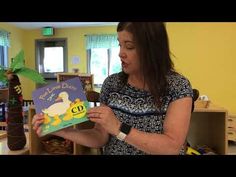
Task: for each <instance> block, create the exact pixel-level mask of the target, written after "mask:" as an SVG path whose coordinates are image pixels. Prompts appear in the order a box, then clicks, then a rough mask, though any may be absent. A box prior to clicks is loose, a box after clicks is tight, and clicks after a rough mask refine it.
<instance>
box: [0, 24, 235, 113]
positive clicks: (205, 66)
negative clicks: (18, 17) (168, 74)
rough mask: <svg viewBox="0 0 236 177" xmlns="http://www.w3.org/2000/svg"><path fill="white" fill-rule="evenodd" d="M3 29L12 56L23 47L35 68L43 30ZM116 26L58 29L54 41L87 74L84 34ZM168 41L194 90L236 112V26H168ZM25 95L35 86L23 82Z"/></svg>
mask: <svg viewBox="0 0 236 177" xmlns="http://www.w3.org/2000/svg"><path fill="white" fill-rule="evenodd" d="M0 27H1V28H4V29H6V30H9V31H10V32H11V40H12V41H11V43H12V47H11V48H10V50H9V54H10V57H13V56H15V54H16V53H17V52H18V51H19V50H20V49H21V48H23V49H24V51H25V57H26V65H27V67H30V68H35V39H43V38H44V37H42V35H41V31H40V30H20V29H17V28H14V27H11V26H9V25H5V24H4V23H0ZM115 29H116V27H115V26H110V27H86V28H85V27H83V28H65V29H56V34H55V36H54V37H55V38H67V42H68V59H69V61H68V67H69V71H72V68H73V67H78V68H79V69H80V72H86V71H87V70H86V69H87V67H86V66H87V62H86V50H85V40H84V39H85V38H84V35H85V34H93V33H94V34H95V33H115ZM167 30H168V34H169V41H170V47H171V51H172V53H173V54H174V55H175V56H176V58H175V57H173V59H174V63H175V66H176V69H177V70H178V71H179V72H181V73H182V74H184V75H185V76H187V77H188V78H189V80H190V81H191V83H192V86H193V88H197V89H199V91H200V94H206V95H208V96H209V98H210V100H211V101H212V102H213V103H214V104H217V105H220V106H223V107H225V108H227V109H228V110H229V112H230V113H236V106H235V101H234V98H236V91H235V90H236V74H235V73H234V72H233V69H234V68H233V67H234V66H236V61H235V60H234V58H236V23H189V22H185V23H176V22H175V23H172V22H170V23H167ZM73 56H79V57H80V59H81V62H80V64H79V65H77V66H72V64H71V58H72V57H73ZM21 82H22V87H23V95H24V97H25V98H31V92H32V91H33V90H34V89H35V84H34V83H33V82H32V81H29V80H28V79H23V78H22V79H21ZM26 84H27V86H26Z"/></svg>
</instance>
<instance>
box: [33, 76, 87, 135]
mask: <svg viewBox="0 0 236 177" xmlns="http://www.w3.org/2000/svg"><path fill="white" fill-rule="evenodd" d="M32 98H33V101H34V104H35V109H36V113H43V114H44V118H45V119H44V123H43V124H42V131H41V136H43V135H46V134H49V133H52V132H54V131H57V130H60V129H63V128H66V127H69V126H72V125H75V124H79V123H82V122H85V121H88V118H87V116H86V112H87V109H88V107H89V103H88V101H87V98H86V95H85V93H84V91H83V88H82V84H81V81H80V79H79V77H75V78H73V79H69V80H66V81H63V82H59V83H53V84H50V85H47V86H45V87H42V88H39V89H37V90H35V91H33V93H32Z"/></svg>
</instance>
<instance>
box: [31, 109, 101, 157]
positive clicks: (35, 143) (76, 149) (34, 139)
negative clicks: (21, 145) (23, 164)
mask: <svg viewBox="0 0 236 177" xmlns="http://www.w3.org/2000/svg"><path fill="white" fill-rule="evenodd" d="M34 114H35V107H34V105H31V106H30V108H29V115H28V116H29V118H28V120H29V153H30V154H33V155H39V154H40V155H44V154H47V155H49V154H48V153H46V152H45V151H44V150H43V144H42V143H41V141H42V140H43V139H45V138H48V136H50V135H48V136H45V137H38V135H37V134H36V133H35V131H34V130H33V128H32V118H33V116H34ZM91 126H93V125H92V124H91V122H84V123H81V124H79V125H76V126H74V128H79V129H87V128H91ZM99 154H100V150H99V149H96V148H89V147H85V146H82V145H78V144H76V143H73V153H72V155H99Z"/></svg>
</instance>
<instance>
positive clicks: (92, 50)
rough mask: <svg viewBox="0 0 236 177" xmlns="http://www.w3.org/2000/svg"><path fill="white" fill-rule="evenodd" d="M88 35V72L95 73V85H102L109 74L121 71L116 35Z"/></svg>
mask: <svg viewBox="0 0 236 177" xmlns="http://www.w3.org/2000/svg"><path fill="white" fill-rule="evenodd" d="M92 37H93V38H92V39H91V38H90V39H88V38H89V37H88V36H87V56H88V57H87V58H88V72H89V73H90V74H93V75H94V86H95V87H101V86H102V84H103V82H104V80H105V79H106V77H107V76H109V75H111V74H114V73H118V72H120V71H121V63H120V58H119V47H118V41H117V36H116V35H93V36H92Z"/></svg>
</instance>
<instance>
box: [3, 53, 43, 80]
mask: <svg viewBox="0 0 236 177" xmlns="http://www.w3.org/2000/svg"><path fill="white" fill-rule="evenodd" d="M24 61H25V59H24V51H23V50H21V51H20V52H19V53H18V54H17V55H16V57H14V58H13V60H12V63H11V65H10V67H9V68H8V69H5V68H4V67H2V66H0V81H2V82H4V83H7V82H8V80H7V77H6V72H7V71H9V72H12V73H13V74H16V75H22V76H24V77H26V78H28V79H31V80H32V81H34V82H36V83H39V84H44V83H46V82H45V80H44V78H43V77H42V75H40V74H39V73H38V72H37V71H35V70H33V69H30V68H26V67H25V62H24Z"/></svg>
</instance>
